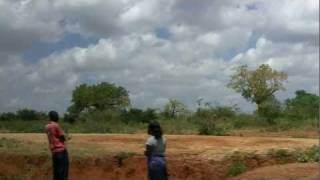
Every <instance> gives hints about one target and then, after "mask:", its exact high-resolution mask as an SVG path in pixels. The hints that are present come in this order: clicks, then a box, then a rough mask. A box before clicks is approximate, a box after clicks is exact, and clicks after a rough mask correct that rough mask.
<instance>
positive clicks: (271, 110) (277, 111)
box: [259, 95, 282, 124]
mask: <svg viewBox="0 0 320 180" xmlns="http://www.w3.org/2000/svg"><path fill="white" fill-rule="evenodd" d="M281 114H282V107H281V103H280V102H279V100H277V98H276V97H275V96H273V95H272V96H270V97H269V98H268V99H267V100H265V101H264V102H263V103H262V104H261V106H260V114H259V115H260V116H262V117H263V118H265V119H266V120H267V122H268V123H269V124H274V123H275V119H276V118H278V117H279V116H280V115H281Z"/></svg>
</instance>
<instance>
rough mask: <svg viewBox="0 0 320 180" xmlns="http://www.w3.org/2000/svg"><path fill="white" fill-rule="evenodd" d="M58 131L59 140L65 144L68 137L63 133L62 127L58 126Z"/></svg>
mask: <svg viewBox="0 0 320 180" xmlns="http://www.w3.org/2000/svg"><path fill="white" fill-rule="evenodd" d="M57 130H58V139H59V141H61V142H65V141H66V137H65V135H64V132H63V130H62V128H61V127H60V126H58V127H57Z"/></svg>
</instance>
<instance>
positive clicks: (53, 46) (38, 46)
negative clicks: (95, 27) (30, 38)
mask: <svg viewBox="0 0 320 180" xmlns="http://www.w3.org/2000/svg"><path fill="white" fill-rule="evenodd" d="M98 41H99V38H93V37H90V38H86V37H83V36H81V35H79V34H68V35H66V36H65V37H64V38H63V39H61V40H60V41H58V42H57V43H46V42H34V43H33V44H32V47H31V48H30V49H29V50H28V51H26V52H25V53H24V55H23V56H24V58H25V59H26V60H28V61H31V62H36V61H38V60H39V59H41V58H44V57H47V56H49V55H50V54H52V53H53V52H59V51H63V50H65V49H70V48H74V47H87V46H88V45H90V44H96V43H97V42H98Z"/></svg>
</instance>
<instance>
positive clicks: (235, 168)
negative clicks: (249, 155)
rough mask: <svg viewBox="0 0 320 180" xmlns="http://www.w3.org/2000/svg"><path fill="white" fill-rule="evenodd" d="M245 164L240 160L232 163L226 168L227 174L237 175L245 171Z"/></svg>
mask: <svg viewBox="0 0 320 180" xmlns="http://www.w3.org/2000/svg"><path fill="white" fill-rule="evenodd" d="M247 169H248V168H247V166H246V165H245V164H244V163H242V162H236V163H234V164H232V165H231V166H230V168H229V170H228V176H237V175H239V174H242V173H244V172H246V171H247Z"/></svg>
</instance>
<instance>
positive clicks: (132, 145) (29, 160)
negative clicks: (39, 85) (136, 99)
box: [0, 134, 318, 180]
mask: <svg viewBox="0 0 320 180" xmlns="http://www.w3.org/2000/svg"><path fill="white" fill-rule="evenodd" d="M0 138H2V139H3V138H5V139H7V140H9V142H8V145H6V144H5V145H6V147H0V151H1V155H0V160H1V161H0V177H1V176H2V177H5V176H7V177H6V178H16V179H19V178H20V179H26V178H29V179H42V180H45V179H50V173H51V169H50V167H51V163H50V156H49V153H48V149H47V139H46V136H45V135H43V134H0ZM146 138H147V135H144V134H134V135H132V134H130V135H122V134H113V135H101V134H72V135H70V140H69V141H68V148H69V151H70V155H71V169H70V179H71V180H82V179H90V180H102V179H106V180H144V179H146V166H145V164H146V163H145V158H144V156H143V150H144V143H145V140H146ZM166 138H167V140H168V147H167V159H168V166H169V172H170V175H171V179H173V180H224V179H227V178H230V177H228V175H227V174H228V171H229V169H230V167H231V166H232V164H233V163H234V159H232V158H230V156H232V154H234V152H237V151H238V152H241V153H247V154H250V156H246V157H245V159H243V161H244V162H245V163H246V164H247V166H248V172H247V174H246V173H244V174H242V176H241V175H240V176H239V178H238V179H236V180H240V179H254V178H253V176H252V175H251V174H256V175H257V177H256V180H259V177H258V175H259V174H261V173H262V174H263V172H265V171H267V172H268V171H270V169H268V168H267V169H266V170H265V169H260V168H264V167H272V166H273V165H278V164H289V163H295V160H294V159H293V158H290V157H289V156H288V157H287V158H286V160H285V161H284V160H283V159H281V158H279V159H277V158H274V157H270V156H268V155H267V154H268V151H269V150H270V149H286V150H288V151H291V150H296V149H304V148H307V147H311V146H313V145H317V144H318V140H317V139H313V138H283V137H282V138H279V137H254V136H250V137H241V136H219V137H216V136H197V135H168V136H166ZM11 140H14V142H13V143H10V141H11ZM3 146H4V145H3ZM6 148H7V149H6ZM8 148H9V149H10V150H8ZM241 153H240V154H241ZM286 166H287V165H283V166H281V167H286ZM298 167H299V168H295V166H288V167H287V169H289V170H288V173H290V172H299V171H301V172H302V171H303V172H304V171H305V169H311V170H310V171H309V174H310V177H303V178H309V179H311V178H313V177H315V176H316V173H317V170H318V169H317V168H315V167H316V164H310V163H309V164H302V165H301V166H300V163H299V164H298ZM302 167H312V168H302ZM271 169H272V168H271ZM275 169H277V168H275ZM278 169H279V168H278ZM284 169H285V168H284ZM290 169H292V171H290ZM299 169H301V170H299ZM255 170H256V171H255ZM285 171H286V170H283V172H285ZM268 174H269V175H271V174H274V173H266V175H268ZM266 175H263V177H264V178H268V176H266ZM281 176H282V174H280V177H281ZM270 178H271V177H270ZM283 178H286V177H283ZM293 178H294V177H293ZM297 178H298V177H297ZM287 179H288V178H287ZM287 179H285V180H287ZM289 179H290V178H289ZM291 179H292V178H291ZM261 180H262V179H261Z"/></svg>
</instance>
